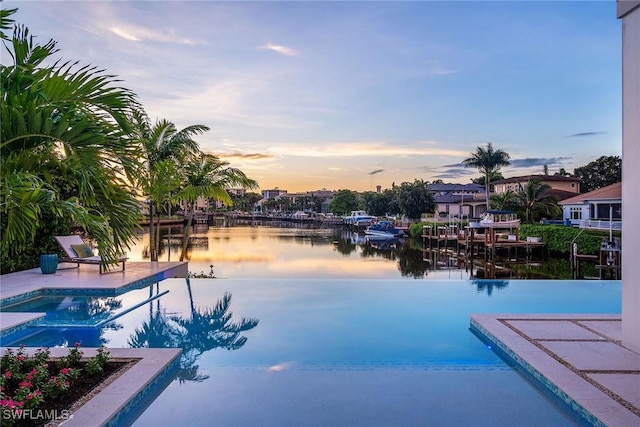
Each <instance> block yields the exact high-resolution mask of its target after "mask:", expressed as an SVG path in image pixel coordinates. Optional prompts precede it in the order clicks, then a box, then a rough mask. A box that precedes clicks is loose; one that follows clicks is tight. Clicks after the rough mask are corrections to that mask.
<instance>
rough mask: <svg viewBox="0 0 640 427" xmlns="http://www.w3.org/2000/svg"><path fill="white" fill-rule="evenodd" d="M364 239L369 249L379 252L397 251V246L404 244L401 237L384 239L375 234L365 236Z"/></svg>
mask: <svg viewBox="0 0 640 427" xmlns="http://www.w3.org/2000/svg"><path fill="white" fill-rule="evenodd" d="M365 239H366V241H367V243H368V244H369V246H370V247H371V248H373V249H379V250H388V249H397V248H398V245H399V244H401V243H402V242H404V239H403V238H402V237H384V236H376V235H375V234H367V235H366V236H365Z"/></svg>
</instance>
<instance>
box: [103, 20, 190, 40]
mask: <svg viewBox="0 0 640 427" xmlns="http://www.w3.org/2000/svg"><path fill="white" fill-rule="evenodd" d="M108 29H109V31H111V32H112V33H113V34H115V35H116V36H118V37H120V38H123V39H125V40H128V41H133V42H141V41H154V42H166V43H174V44H183V45H192V44H201V43H202V42H197V41H195V40H191V39H189V38H186V37H182V36H180V35H178V34H176V33H175V31H174V30H172V29H168V30H163V31H157V30H153V29H150V28H145V27H141V26H136V25H131V24H118V25H113V26H110V27H109V28H108Z"/></svg>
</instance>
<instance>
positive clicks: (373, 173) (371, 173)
mask: <svg viewBox="0 0 640 427" xmlns="http://www.w3.org/2000/svg"><path fill="white" fill-rule="evenodd" d="M380 172H384V169H376V170H374V171H372V172H369V175H375V174H377V173H380Z"/></svg>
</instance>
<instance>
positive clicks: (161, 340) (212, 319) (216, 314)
mask: <svg viewBox="0 0 640 427" xmlns="http://www.w3.org/2000/svg"><path fill="white" fill-rule="evenodd" d="M186 286H187V290H188V293H189V304H190V316H189V317H188V318H187V317H185V316H179V315H175V314H169V313H167V312H166V311H165V310H164V309H163V308H162V307H161V306H160V300H157V301H156V302H155V304H154V303H150V305H149V320H148V321H144V322H143V323H142V325H141V326H140V327H137V328H136V329H135V331H134V333H133V334H132V335H131V337H130V338H129V339H128V341H127V343H128V345H129V346H130V347H136V348H138V347H149V348H176V347H180V348H182V354H181V355H180V370H179V371H178V374H177V378H178V381H180V382H181V383H182V382H185V381H195V382H202V381H204V380H206V379H207V378H209V376H208V375H204V374H201V373H200V372H199V365H197V364H196V362H197V361H198V359H199V357H200V356H201V355H202V354H203V353H205V352H207V351H210V350H213V349H216V348H223V349H226V350H238V349H240V348H242V346H244V345H245V344H246V342H247V337H245V336H244V335H242V333H243V332H246V331H249V330H251V329H253V328H255V327H256V326H258V322H259V320H258V319H254V318H245V317H243V318H241V319H240V321H237V322H233V321H232V320H231V319H232V316H233V313H232V312H231V311H229V309H230V306H231V294H230V293H228V292H226V293H225V294H224V295H223V296H222V298H221V299H219V300H218V301H217V302H216V303H215V304H214V305H213V306H211V307H196V306H195V304H194V302H193V294H192V291H191V280H190V279H188V278H187V279H186ZM154 306H155V307H154Z"/></svg>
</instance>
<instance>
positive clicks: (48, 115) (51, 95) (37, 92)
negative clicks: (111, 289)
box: [0, 10, 139, 265]
mask: <svg viewBox="0 0 640 427" xmlns="http://www.w3.org/2000/svg"><path fill="white" fill-rule="evenodd" d="M13 12H15V10H3V11H2V15H1V16H0V18H1V21H2V22H1V24H0V28H1V29H8V28H10V27H11V25H10V24H11V23H12V22H13V21H12V20H11V19H10V18H9V16H10V14H11V13H13ZM0 36H1V37H2V38H5V39H6V38H7V37H6V36H5V34H4V33H1V34H0ZM5 47H6V49H7V51H8V53H9V56H10V57H11V59H12V64H11V65H7V66H5V65H1V66H0V87H1V99H2V102H1V105H0V116H1V117H2V120H1V124H0V150H1V151H2V156H0V217H1V218H2V226H3V233H2V256H3V257H6V256H9V255H14V256H15V255H16V254H17V253H20V252H21V251H27V250H29V248H30V247H32V246H33V245H34V238H35V236H36V233H37V232H38V230H41V229H43V226H44V225H45V224H44V222H43V221H44V220H43V217H44V216H47V217H51V218H54V219H55V218H58V219H57V220H56V221H60V219H62V218H65V219H66V220H67V221H70V222H74V223H76V224H77V225H79V226H81V227H82V228H84V230H85V231H86V232H87V233H88V234H89V235H91V236H92V237H93V238H95V239H96V241H97V244H98V250H99V251H100V255H101V256H102V259H103V260H105V265H106V264H109V263H111V262H115V261H116V260H117V257H118V255H119V254H120V253H121V252H122V251H123V250H124V249H125V248H128V247H129V245H130V244H131V243H132V241H133V238H134V236H135V230H136V228H137V227H138V219H139V207H138V204H137V203H136V201H135V199H134V198H133V196H132V194H131V190H130V189H131V186H130V185H129V182H130V179H131V177H132V176H133V174H134V173H135V164H136V160H137V159H136V157H137V147H136V146H135V145H132V144H131V143H130V141H129V140H128V138H127V135H128V134H129V130H130V128H129V122H128V120H127V117H128V115H129V113H130V111H131V110H132V109H133V108H135V107H137V106H138V103H137V100H136V97H135V94H134V93H133V92H131V91H129V90H127V89H125V88H122V87H120V86H118V84H119V83H118V82H119V80H118V79H117V78H116V77H115V76H112V75H108V74H105V73H104V71H103V70H100V69H97V68H96V67H93V66H89V65H87V66H79V65H78V63H77V62H71V61H67V62H63V61H57V62H54V63H53V65H50V66H44V65H43V64H44V63H45V62H46V61H47V60H49V58H50V57H51V56H52V55H53V54H54V53H56V52H57V51H58V49H57V48H56V42H55V41H53V40H49V41H48V42H47V43H45V44H44V45H41V44H38V43H36V42H35V39H34V37H33V36H31V35H30V34H29V31H28V29H27V28H26V27H24V26H20V25H14V31H13V36H12V38H11V40H10V43H7V44H5ZM46 225H47V227H49V228H48V230H53V227H52V224H46ZM66 231H67V232H68V231H69V230H68V229H67V230H66ZM49 234H53V232H52V231H49ZM44 238H46V239H50V240H51V241H53V236H52V235H47V236H44Z"/></svg>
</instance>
